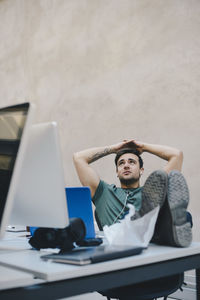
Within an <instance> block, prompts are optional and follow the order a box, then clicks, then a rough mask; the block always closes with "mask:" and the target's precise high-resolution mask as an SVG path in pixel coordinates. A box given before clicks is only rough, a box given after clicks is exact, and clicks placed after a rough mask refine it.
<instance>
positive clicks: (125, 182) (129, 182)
mask: <svg viewBox="0 0 200 300" xmlns="http://www.w3.org/2000/svg"><path fill="white" fill-rule="evenodd" d="M139 179H140V176H139V177H137V178H134V177H132V178H128V179H126V178H119V180H120V182H121V183H122V184H123V185H125V186H130V185H132V184H134V183H136V182H139Z"/></svg>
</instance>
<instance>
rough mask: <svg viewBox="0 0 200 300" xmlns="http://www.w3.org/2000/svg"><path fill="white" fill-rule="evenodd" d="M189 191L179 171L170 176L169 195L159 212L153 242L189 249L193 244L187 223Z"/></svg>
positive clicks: (189, 226)
mask: <svg viewBox="0 0 200 300" xmlns="http://www.w3.org/2000/svg"><path fill="white" fill-rule="evenodd" d="M188 203H189V190H188V186H187V183H186V181H185V178H184V177H183V175H182V174H181V173H180V172H179V171H175V170H174V171H171V172H170V173H169V175H168V193H167V198H166V201H165V203H164V205H163V207H162V209H161V210H160V212H159V215H158V219H157V223H156V227H155V232H154V236H153V239H152V242H154V243H157V244H162V245H170V246H176V247H188V246H189V245H190V243H191V242H192V229H191V224H190V222H188V221H187V211H186V209H187V206H188Z"/></svg>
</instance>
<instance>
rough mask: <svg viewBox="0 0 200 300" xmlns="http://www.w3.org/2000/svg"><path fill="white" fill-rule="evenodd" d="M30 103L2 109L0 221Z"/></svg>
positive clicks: (0, 127)
mask: <svg viewBox="0 0 200 300" xmlns="http://www.w3.org/2000/svg"><path fill="white" fill-rule="evenodd" d="M28 106H29V105H28V103H25V104H22V105H17V106H12V107H9V108H4V109H0V219H1V217H2V214H3V210H4V206H5V202H6V197H7V194H8V190H9V186H10V181H11V177H12V173H13V169H14V165H15V160H16V157H17V152H18V148H19V144H20V139H21V136H22V132H23V128H24V125H25V122H26V116H27V111H28Z"/></svg>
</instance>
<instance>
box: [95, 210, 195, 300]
mask: <svg viewBox="0 0 200 300" xmlns="http://www.w3.org/2000/svg"><path fill="white" fill-rule="evenodd" d="M188 214H189V215H188V219H190V218H191V215H190V213H188ZM94 215H95V219H96V222H97V225H98V227H99V230H101V231H102V230H103V228H102V225H101V223H100V220H99V218H98V215H97V212H96V210H95V211H94ZM191 226H192V219H191ZM183 281H184V273H181V274H176V275H173V276H172V275H171V276H168V277H164V278H159V279H154V280H150V281H146V282H143V283H137V284H131V285H128V286H123V287H119V288H114V289H108V290H104V291H98V292H99V293H100V294H101V295H103V296H105V297H107V299H108V300H110V299H119V300H153V299H156V298H160V297H164V300H166V299H167V297H168V296H169V295H170V294H172V293H174V292H176V291H177V290H178V289H181V286H182V285H183V283H184V282H183Z"/></svg>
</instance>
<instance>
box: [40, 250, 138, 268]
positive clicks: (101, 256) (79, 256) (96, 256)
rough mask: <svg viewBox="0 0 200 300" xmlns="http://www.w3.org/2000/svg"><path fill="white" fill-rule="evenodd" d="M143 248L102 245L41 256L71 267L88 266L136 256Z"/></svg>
mask: <svg viewBox="0 0 200 300" xmlns="http://www.w3.org/2000/svg"><path fill="white" fill-rule="evenodd" d="M143 249H144V248H142V247H133V246H119V245H116V246H114V245H113V246H112V245H104V246H98V247H87V248H86V247H78V248H74V249H72V250H70V251H68V252H66V253H55V254H48V255H42V256H41V258H42V259H43V260H45V261H47V260H51V261H53V262H57V263H65V264H73V265H79V266H84V265H89V264H93V263H98V262H104V261H108V260H112V259H117V258H123V257H127V256H132V255H138V254H140V253H141V252H142V250H143Z"/></svg>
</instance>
